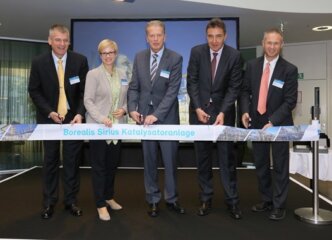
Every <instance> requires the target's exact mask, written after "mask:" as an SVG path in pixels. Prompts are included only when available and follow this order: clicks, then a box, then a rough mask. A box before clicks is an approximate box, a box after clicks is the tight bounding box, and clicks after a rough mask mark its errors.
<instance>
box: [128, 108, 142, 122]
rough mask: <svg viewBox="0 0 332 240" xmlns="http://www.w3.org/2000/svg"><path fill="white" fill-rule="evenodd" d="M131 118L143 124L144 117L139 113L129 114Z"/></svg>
mask: <svg viewBox="0 0 332 240" xmlns="http://www.w3.org/2000/svg"><path fill="white" fill-rule="evenodd" d="M129 115H130V117H131V118H132V119H133V120H134V121H135V122H136V123H138V124H142V122H143V116H142V115H141V114H140V113H139V112H137V111H132V112H130V113H129Z"/></svg>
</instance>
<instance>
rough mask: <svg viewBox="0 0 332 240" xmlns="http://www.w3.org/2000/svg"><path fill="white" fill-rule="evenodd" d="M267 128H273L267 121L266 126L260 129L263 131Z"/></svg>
mask: <svg viewBox="0 0 332 240" xmlns="http://www.w3.org/2000/svg"><path fill="white" fill-rule="evenodd" d="M269 127H273V124H272V123H271V122H270V121H269V122H268V123H267V124H265V125H264V127H263V128H262V130H265V129H267V128H269Z"/></svg>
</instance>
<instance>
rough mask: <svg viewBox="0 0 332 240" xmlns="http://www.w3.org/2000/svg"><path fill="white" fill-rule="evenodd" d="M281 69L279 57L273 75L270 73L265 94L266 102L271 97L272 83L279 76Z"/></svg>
mask: <svg viewBox="0 0 332 240" xmlns="http://www.w3.org/2000/svg"><path fill="white" fill-rule="evenodd" d="M281 69H282V60H281V57H280V56H279V59H278V61H277V63H276V66H275V67H274V70H273V73H272V76H271V79H270V84H269V91H268V93H267V100H268V99H269V98H270V97H271V94H272V92H273V87H272V85H273V81H274V79H275V78H276V76H279V72H280V71H281Z"/></svg>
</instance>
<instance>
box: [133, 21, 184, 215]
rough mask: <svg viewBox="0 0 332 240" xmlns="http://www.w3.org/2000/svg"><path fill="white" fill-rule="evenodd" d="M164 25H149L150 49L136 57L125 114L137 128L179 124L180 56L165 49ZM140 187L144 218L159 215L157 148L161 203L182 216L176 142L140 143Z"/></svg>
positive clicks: (147, 29) (155, 22) (159, 23)
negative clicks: (162, 169)
mask: <svg viewBox="0 0 332 240" xmlns="http://www.w3.org/2000/svg"><path fill="white" fill-rule="evenodd" d="M165 38H166V35H165V25H164V23H163V22H161V21H150V22H148V23H147V25H146V39H147V42H148V44H149V46H150V48H149V49H147V50H143V51H141V52H139V53H137V54H136V56H135V60H134V67H133V75H132V80H131V82H130V84H129V89H128V101H127V105H128V112H129V114H130V117H131V118H132V119H133V120H134V121H135V122H136V123H137V124H144V125H151V124H179V122H180V121H179V104H178V99H177V95H178V92H179V88H180V84H181V78H182V56H180V55H179V54H178V53H176V52H174V51H172V50H169V49H167V48H165V46H164V43H165ZM142 146H143V155H144V184H145V192H146V201H147V202H148V204H149V210H148V214H149V216H151V217H156V216H158V214H159V204H158V203H159V202H160V200H161V192H160V189H159V186H158V146H159V147H160V150H161V157H162V161H163V164H164V167H165V186H164V199H165V201H166V206H167V208H168V209H169V210H171V211H174V212H176V213H180V214H183V213H185V210H184V209H183V208H182V207H181V206H180V205H179V202H178V193H177V187H176V159H177V151H178V141H142Z"/></svg>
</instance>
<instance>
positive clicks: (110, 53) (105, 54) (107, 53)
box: [100, 51, 116, 57]
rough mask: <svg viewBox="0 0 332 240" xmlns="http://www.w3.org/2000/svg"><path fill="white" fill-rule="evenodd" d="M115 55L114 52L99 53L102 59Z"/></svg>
mask: <svg viewBox="0 0 332 240" xmlns="http://www.w3.org/2000/svg"><path fill="white" fill-rule="evenodd" d="M115 54H116V51H112V52H102V53H100V55H102V56H103V57H106V56H111V55H115Z"/></svg>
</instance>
